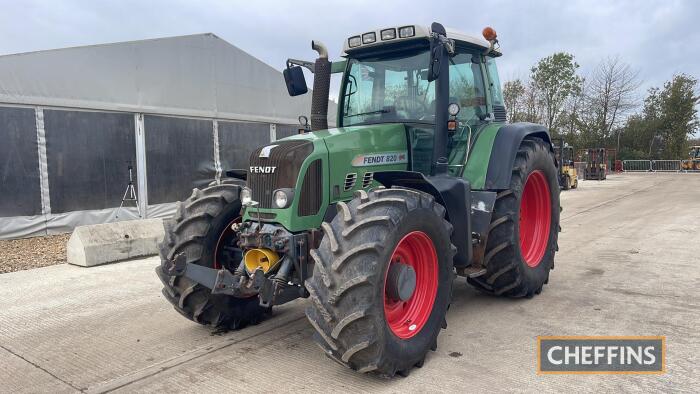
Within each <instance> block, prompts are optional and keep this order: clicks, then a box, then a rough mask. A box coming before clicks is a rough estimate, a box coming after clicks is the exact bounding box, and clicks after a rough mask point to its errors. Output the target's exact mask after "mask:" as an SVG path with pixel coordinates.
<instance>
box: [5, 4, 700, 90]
mask: <svg viewBox="0 0 700 394" xmlns="http://www.w3.org/2000/svg"><path fill="white" fill-rule="evenodd" d="M699 18H700V1H694V0H687V1H681V0H663V1H642V0H634V1H593V0H589V1H572V0H568V1H562V0H559V1H524V0H522V1H518V0H515V1H504V0H489V1H467V0H462V1H443V2H441V1H435V0H424V1H413V0H411V1H407V0H404V1H397V2H392V1H382V0H374V1H364V0H355V1H343V2H335V1H328V0H327V1H317V0H297V1H293V0H292V1H264V0H257V1H250V0H246V1H234V0H231V1H213V0H200V1H182V0H180V1H174V0H169V1H163V0H154V1H131V0H126V1H99V0H92V1H90V0H84V1H78V0H53V1H29V0H23V1H16V0H0V54H9V53H18V52H28V51H35V50H42V49H52V48H62V47H68V46H78V45H89V44H99V43H106V42H117V41H129V40H138V39H146V38H155V37H165V36H174V35H184V34H192V33H205V32H211V33H214V34H216V35H218V36H219V37H221V38H223V39H225V40H227V41H228V42H230V43H231V44H233V45H235V46H237V47H239V48H241V49H243V50H245V51H247V52H249V53H251V54H252V55H254V56H255V57H257V58H259V59H261V60H263V61H265V62H266V63H268V64H270V65H272V66H274V67H275V68H277V69H282V68H283V67H284V62H285V60H286V59H287V57H293V58H306V59H310V60H312V59H313V58H314V54H315V52H313V51H312V50H311V49H310V41H311V40H312V39H318V40H320V41H322V42H324V43H326V45H327V46H328V47H329V50H330V53H331V57H332V58H337V57H338V56H339V54H340V52H341V48H342V44H343V40H344V39H346V38H347V37H349V36H350V35H353V34H354V33H361V32H364V31H366V30H371V29H374V28H378V27H384V26H392V25H400V24H411V23H422V24H430V23H431V22H433V21H439V22H441V23H443V24H444V25H445V26H448V27H452V28H455V29H458V30H462V31H464V32H466V33H472V34H475V35H479V34H480V32H481V29H482V28H483V27H484V26H487V25H489V26H493V27H494V28H495V29H496V31H497V32H498V37H499V39H500V42H501V48H502V51H503V54H504V56H503V57H502V58H501V59H500V62H499V67H500V70H501V78H502V79H503V80H507V79H511V78H513V77H516V76H522V77H524V76H527V74H528V73H529V68H530V67H531V66H532V65H533V64H534V63H535V62H536V61H537V60H538V59H540V58H542V57H544V56H547V55H549V54H551V53H553V52H556V51H567V52H570V53H573V54H574V55H575V57H576V60H577V61H578V63H579V64H580V65H581V72H582V74H585V73H586V72H588V71H589V70H591V69H592V68H594V67H595V66H596V64H598V62H600V60H601V59H602V58H603V57H605V56H616V55H619V56H620V58H621V59H622V60H623V61H624V62H627V63H629V64H630V65H631V66H632V67H633V68H635V69H638V70H639V75H640V77H641V79H642V81H643V85H642V88H641V89H640V92H639V94H640V96H643V95H644V90H645V89H646V88H648V87H650V86H659V85H661V84H663V82H664V81H666V80H668V79H670V78H671V77H672V76H673V74H674V73H680V72H684V73H687V74H690V75H692V76H694V77H695V78H699V77H700V20H699ZM1 77H2V76H0V78H1Z"/></svg>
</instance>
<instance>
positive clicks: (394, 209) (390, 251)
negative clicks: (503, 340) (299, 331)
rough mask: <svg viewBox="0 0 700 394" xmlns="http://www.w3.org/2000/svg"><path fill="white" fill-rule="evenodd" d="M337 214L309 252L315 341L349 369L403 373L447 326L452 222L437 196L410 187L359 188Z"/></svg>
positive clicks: (420, 358)
mask: <svg viewBox="0 0 700 394" xmlns="http://www.w3.org/2000/svg"><path fill="white" fill-rule="evenodd" d="M337 209H338V214H337V215H336V217H335V218H334V219H333V221H332V222H331V223H323V224H322V228H323V230H324V233H325V236H324V238H323V240H322V242H321V245H320V247H319V248H318V249H316V250H312V251H311V257H312V258H313V260H314V274H313V277H312V278H311V279H309V280H308V281H307V282H306V288H307V290H308V291H309V294H310V298H311V303H310V305H309V307H308V308H307V310H306V316H307V317H308V319H309V321H310V322H311V325H312V326H313V327H314V328H315V329H316V335H315V338H314V339H315V340H316V342H317V343H318V344H319V345H320V347H321V348H322V349H323V350H324V351H325V352H326V354H327V355H328V356H329V357H331V358H332V359H334V360H336V361H337V362H339V363H340V364H342V365H345V366H348V367H350V368H351V369H354V370H356V371H359V372H374V373H377V374H380V375H384V376H393V375H394V374H396V373H398V374H400V375H404V376H405V375H406V374H407V373H408V371H409V370H410V369H411V368H413V367H414V366H418V367H420V366H422V364H423V360H424V359H425V355H426V353H427V352H428V350H430V349H432V350H435V349H436V347H437V336H438V334H439V332H440V329H441V328H444V327H446V323H445V313H446V312H447V308H448V307H449V303H450V297H451V292H452V280H453V266H452V259H453V257H454V254H455V251H456V249H455V247H454V246H453V245H452V243H451V241H450V235H451V233H452V225H451V224H450V223H448V222H447V221H446V220H445V219H444V215H445V209H444V208H443V207H442V206H441V205H440V204H438V203H436V202H435V199H434V198H433V197H432V196H431V195H429V194H426V193H422V192H418V191H415V190H410V189H402V188H390V189H377V190H374V191H370V192H369V193H367V192H365V191H358V192H356V194H355V198H354V199H353V200H351V201H350V202H348V203H347V204H346V203H343V202H339V203H338V204H337Z"/></svg>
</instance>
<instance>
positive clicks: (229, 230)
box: [214, 216, 241, 270]
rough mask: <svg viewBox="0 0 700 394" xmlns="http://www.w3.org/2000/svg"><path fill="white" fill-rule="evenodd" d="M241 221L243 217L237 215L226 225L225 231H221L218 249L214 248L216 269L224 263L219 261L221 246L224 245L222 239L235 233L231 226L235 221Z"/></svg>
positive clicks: (217, 244)
mask: <svg viewBox="0 0 700 394" xmlns="http://www.w3.org/2000/svg"><path fill="white" fill-rule="evenodd" d="M240 222H241V217H240V216H239V217H237V218H235V219H233V220H232V221H231V223H229V224H227V225H226V228H225V229H224V231H222V232H221V235H220V236H219V239H218V240H217V241H216V249H215V250H214V269H217V270H220V269H221V267H223V265H222V264H221V263H220V262H219V248H220V247H221V246H222V245H221V241H223V240H224V239H228V238H229V237H230V236H231V235H232V234H234V233H235V231H233V229H232V228H231V226H232V225H233V224H234V223H240Z"/></svg>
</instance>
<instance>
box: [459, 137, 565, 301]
mask: <svg viewBox="0 0 700 394" xmlns="http://www.w3.org/2000/svg"><path fill="white" fill-rule="evenodd" d="M559 212H560V207H559V183H558V182H557V169H556V167H555V166H554V155H553V153H552V152H551V151H550V150H549V144H547V143H546V142H545V141H543V140H542V139H540V138H529V139H525V140H523V142H522V143H521V145H520V148H519V149H518V153H517V155H516V158H515V164H514V168H513V175H512V177H511V181H510V189H508V190H503V191H501V192H499V193H498V194H497V196H496V204H495V207H494V211H493V215H492V217H491V225H490V227H489V235H488V239H487V242H486V252H485V257H484V266H485V267H486V270H487V271H486V274H484V275H482V276H480V277H477V278H468V279H467V281H468V282H469V283H470V284H472V285H473V286H475V287H476V288H478V289H480V290H482V291H484V292H487V293H490V294H494V295H503V296H508V297H532V296H533V295H535V294H539V293H540V292H541V291H542V286H543V285H544V284H545V283H547V282H548V280H549V271H550V270H551V269H552V268H554V254H555V253H556V251H557V249H558V246H557V237H558V232H559Z"/></svg>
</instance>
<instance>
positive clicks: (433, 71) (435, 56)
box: [428, 22, 447, 82]
mask: <svg viewBox="0 0 700 394" xmlns="http://www.w3.org/2000/svg"><path fill="white" fill-rule="evenodd" d="M430 31H431V32H432V34H431V38H430V66H429V67H428V82H433V81H434V80H436V79H438V76H440V66H441V63H442V62H443V61H444V60H445V55H444V52H443V51H445V45H444V43H443V41H442V40H441V38H442V39H444V38H445V36H447V32H446V31H445V28H444V27H443V26H442V25H441V24H439V23H437V22H433V24H432V25H431V26H430Z"/></svg>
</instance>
